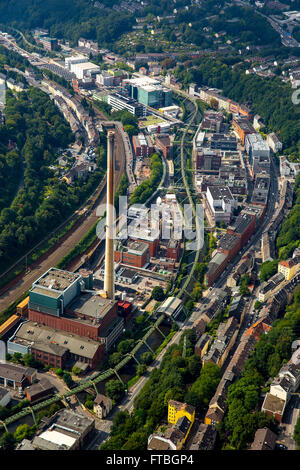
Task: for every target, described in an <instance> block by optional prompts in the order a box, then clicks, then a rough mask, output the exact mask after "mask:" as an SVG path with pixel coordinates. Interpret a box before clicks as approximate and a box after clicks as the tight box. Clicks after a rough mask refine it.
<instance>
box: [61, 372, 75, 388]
mask: <svg viewBox="0 0 300 470" xmlns="http://www.w3.org/2000/svg"><path fill="white" fill-rule="evenodd" d="M62 378H63V381H64V382H65V384H66V385H67V387H70V386H71V385H72V383H73V380H72V377H71V374H70V372H65V373H64V375H63V376H62Z"/></svg>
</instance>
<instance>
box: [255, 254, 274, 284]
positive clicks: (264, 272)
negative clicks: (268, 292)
mask: <svg viewBox="0 0 300 470" xmlns="http://www.w3.org/2000/svg"><path fill="white" fill-rule="evenodd" d="M277 266H278V261H277V260H276V259H275V260H273V261H265V262H264V263H263V264H262V265H261V268H260V275H259V279H260V281H261V282H264V281H267V280H268V279H270V277H272V276H274V274H276V273H277Z"/></svg>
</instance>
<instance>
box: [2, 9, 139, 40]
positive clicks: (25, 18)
mask: <svg viewBox="0 0 300 470" xmlns="http://www.w3.org/2000/svg"><path fill="white" fill-rule="evenodd" d="M101 3H104V4H106V5H107V6H110V7H111V6H113V4H115V3H117V2H116V1H114V0H112V1H107V0H106V1H102V2H101ZM0 18H1V23H4V24H7V25H11V26H14V27H16V28H19V29H21V30H22V31H29V30H31V29H34V28H46V29H49V33H50V35H51V36H52V37H57V38H59V39H60V38H63V39H67V40H70V41H71V42H72V44H73V45H74V44H76V43H77V41H78V39H79V38H80V37H81V36H83V37H85V38H87V39H94V40H97V41H98V42H99V44H101V45H102V46H107V45H108V44H109V43H110V42H112V41H114V40H116V39H117V38H118V37H119V36H120V35H121V34H123V33H124V32H127V31H128V30H129V29H131V25H132V24H133V23H134V18H133V16H132V15H130V14H127V13H125V12H116V11H114V10H107V9H99V8H95V7H94V5H93V4H92V3H91V2H89V1H87V0H49V1H48V2H44V1H42V0H10V1H9V2H7V0H0Z"/></svg>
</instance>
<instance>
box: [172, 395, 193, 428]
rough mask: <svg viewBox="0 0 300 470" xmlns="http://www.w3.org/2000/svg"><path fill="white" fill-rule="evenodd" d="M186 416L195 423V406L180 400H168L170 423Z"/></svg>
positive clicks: (174, 422)
mask: <svg viewBox="0 0 300 470" xmlns="http://www.w3.org/2000/svg"><path fill="white" fill-rule="evenodd" d="M183 416H186V417H187V419H189V420H190V421H191V423H192V424H193V422H194V420H195V408H194V407H193V406H191V405H187V404H186V403H181V402H180V401H175V400H169V402H168V423H171V424H176V423H177V421H178V420H179V418H182V417H183Z"/></svg>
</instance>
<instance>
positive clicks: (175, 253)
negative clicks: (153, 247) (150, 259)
mask: <svg viewBox="0 0 300 470" xmlns="http://www.w3.org/2000/svg"><path fill="white" fill-rule="evenodd" d="M179 256H180V240H170V241H169V243H168V246H167V255H166V257H167V258H171V259H174V260H175V261H178V260H179Z"/></svg>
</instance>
